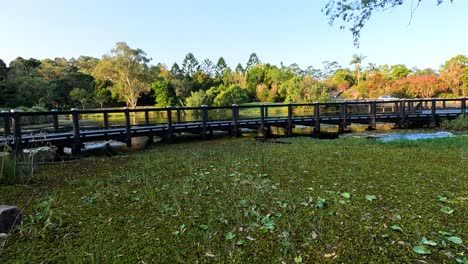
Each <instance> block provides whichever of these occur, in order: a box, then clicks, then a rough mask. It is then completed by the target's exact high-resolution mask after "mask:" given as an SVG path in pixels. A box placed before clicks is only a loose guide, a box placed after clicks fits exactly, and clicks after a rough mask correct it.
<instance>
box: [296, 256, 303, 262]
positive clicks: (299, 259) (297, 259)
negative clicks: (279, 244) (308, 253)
mask: <svg viewBox="0 0 468 264" xmlns="http://www.w3.org/2000/svg"><path fill="white" fill-rule="evenodd" d="M294 263H302V256H297V257H294Z"/></svg>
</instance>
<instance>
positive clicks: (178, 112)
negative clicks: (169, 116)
mask: <svg viewBox="0 0 468 264" xmlns="http://www.w3.org/2000/svg"><path fill="white" fill-rule="evenodd" d="M180 121H181V117H180V106H177V123H180Z"/></svg>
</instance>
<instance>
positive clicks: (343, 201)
mask: <svg viewBox="0 0 468 264" xmlns="http://www.w3.org/2000/svg"><path fill="white" fill-rule="evenodd" d="M338 203H340V204H346V201H345V200H340V201H338Z"/></svg>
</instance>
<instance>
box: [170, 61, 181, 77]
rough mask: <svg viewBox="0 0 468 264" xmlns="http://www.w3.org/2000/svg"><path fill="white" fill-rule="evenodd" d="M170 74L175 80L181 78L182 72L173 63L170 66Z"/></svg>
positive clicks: (175, 63) (177, 65)
mask: <svg viewBox="0 0 468 264" xmlns="http://www.w3.org/2000/svg"><path fill="white" fill-rule="evenodd" d="M171 74H172V76H174V77H175V78H178V77H179V76H182V70H181V69H180V67H179V64H177V62H174V64H172V67H171Z"/></svg>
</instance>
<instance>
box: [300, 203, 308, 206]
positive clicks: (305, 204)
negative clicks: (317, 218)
mask: <svg viewBox="0 0 468 264" xmlns="http://www.w3.org/2000/svg"><path fill="white" fill-rule="evenodd" d="M301 205H303V206H309V203H308V202H301Z"/></svg>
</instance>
